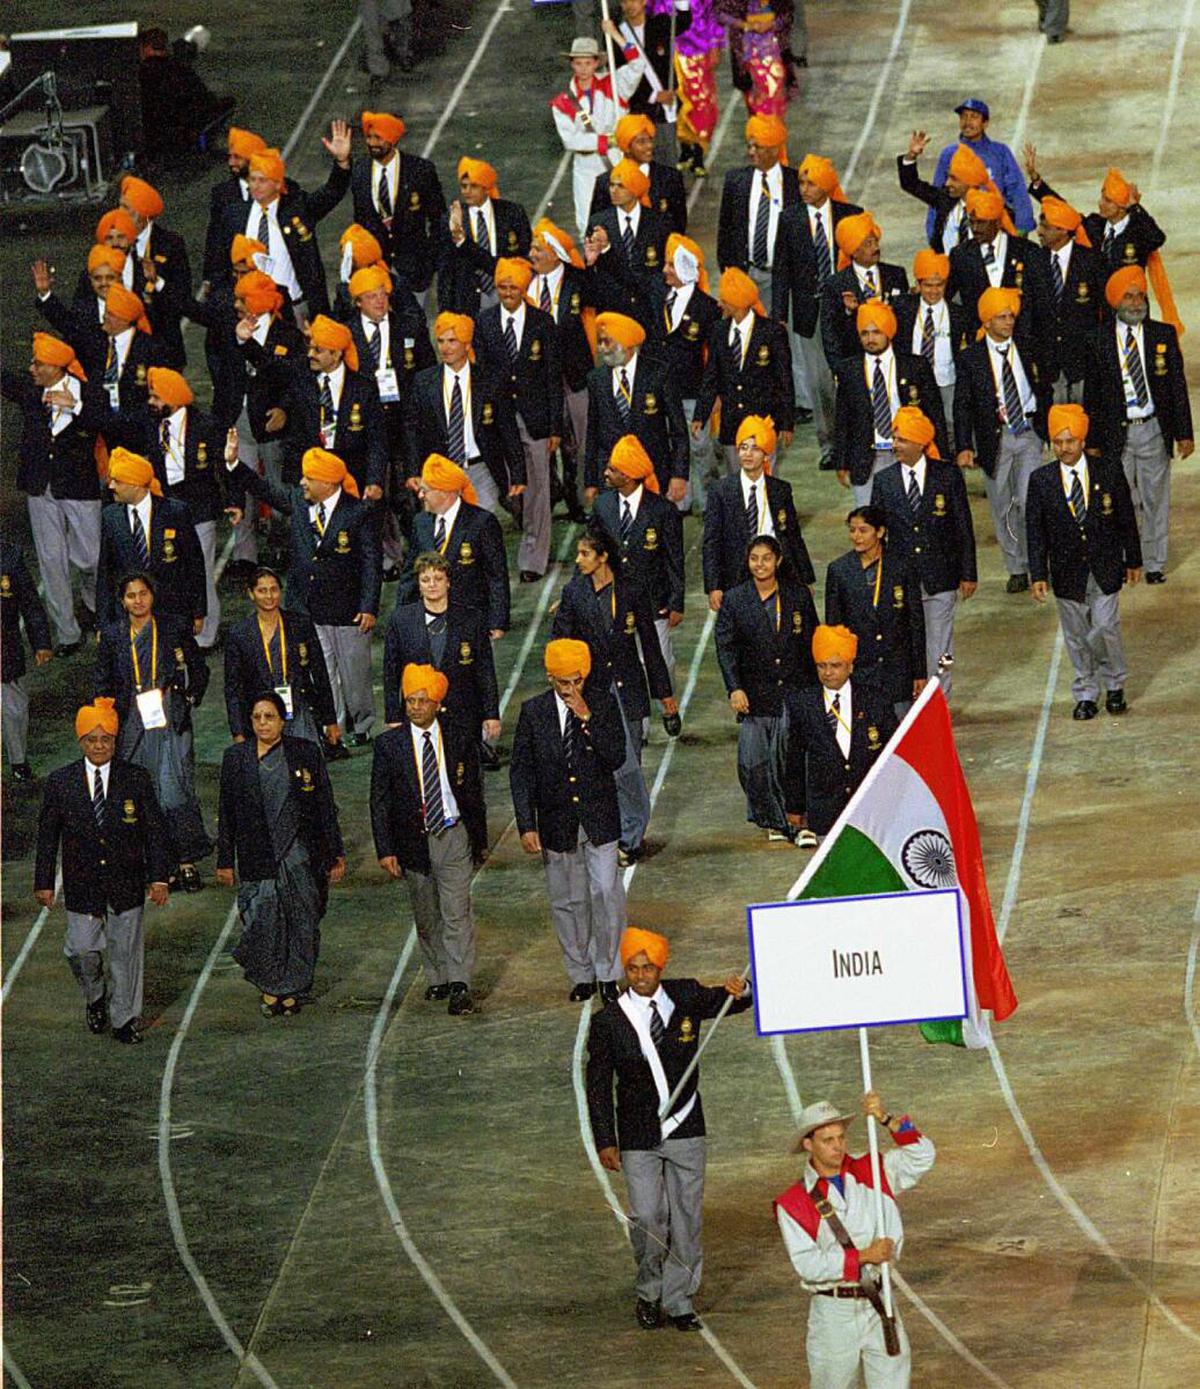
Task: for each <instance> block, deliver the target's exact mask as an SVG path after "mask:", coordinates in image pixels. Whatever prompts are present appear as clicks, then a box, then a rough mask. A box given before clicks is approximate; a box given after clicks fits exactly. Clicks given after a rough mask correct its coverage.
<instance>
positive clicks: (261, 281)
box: [233, 270, 283, 314]
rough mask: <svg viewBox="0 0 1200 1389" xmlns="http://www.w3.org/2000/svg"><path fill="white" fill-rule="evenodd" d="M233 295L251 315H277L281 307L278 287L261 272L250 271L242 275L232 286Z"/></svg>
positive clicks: (268, 276)
mask: <svg viewBox="0 0 1200 1389" xmlns="http://www.w3.org/2000/svg"><path fill="white" fill-rule="evenodd" d="M233 293H234V296H235V297H236V298H238V299H240V300H241V301H242V302H243V303H244V304H245V305H246V307H247V308H248V309H249V310H250V312H251V313H252V314H260V313H269V314H277V313H278V312H279V310H280V309H281V308H282V307H283V295H282V294H280V292H279V286H278V285H277V284H276V283H275V281H274V280H273V279H272V278H271V277H270V275H264V274H263V272H262V271H261V270H251V271H249V272H248V273H247V274H245V275H243V276H242V277H241V279H239V280H238V282H237V284H236V285H235V286H234V288H233Z"/></svg>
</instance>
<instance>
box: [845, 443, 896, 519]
mask: <svg viewBox="0 0 1200 1389" xmlns="http://www.w3.org/2000/svg"><path fill="white" fill-rule="evenodd" d="M895 461H896V455H895V454H894V453H893V452H892V450H891V449H876V450H875V461H874V462H873V463H872V464H871V476H870V477H869V478H867V480H866V482H856V483H854V484H853V487H854V505H855V506H866V505H867V504H868V503H869V502H870V500H871V491H872V488H873V487H874V485H875V474H876V473H881V472H883V470H884V469H885V468H890V467H891V466H892V464H893V463H894V462H895Z"/></svg>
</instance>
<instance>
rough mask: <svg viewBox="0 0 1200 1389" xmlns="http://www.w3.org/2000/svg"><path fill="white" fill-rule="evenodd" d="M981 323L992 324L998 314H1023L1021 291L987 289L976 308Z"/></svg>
mask: <svg viewBox="0 0 1200 1389" xmlns="http://www.w3.org/2000/svg"><path fill="white" fill-rule="evenodd" d="M976 312H977V313H978V315H979V321H980V323H990V322H991V320H992V319H993V318H995V317H996V315H997V314H998V313H1014V314H1018V313H1020V312H1021V291H1020V290H1019V289H1004V288H1003V287H1001V288H999V289H985V290H984V291H983V293H982V294H981V295H980V296H979V303H978V305H977V307H976Z"/></svg>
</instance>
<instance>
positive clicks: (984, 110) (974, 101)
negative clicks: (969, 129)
mask: <svg viewBox="0 0 1200 1389" xmlns="http://www.w3.org/2000/svg"><path fill="white" fill-rule="evenodd" d="M954 111H955V114H956V115H959V116H961V115H962V113H963V112H964V111H978V112H979V114H980V115H981V116H982V117H983V119H984V120H985V121H989V120H991V118H992V113H991V112H990V111H989V110H988V104H987V102H986V101H984V100H982V99H981V98H980V97H977V96H969V97H967V99H966V101H962V102H960V103H959V104H958V105H957V106H956V107H955V108H954Z"/></svg>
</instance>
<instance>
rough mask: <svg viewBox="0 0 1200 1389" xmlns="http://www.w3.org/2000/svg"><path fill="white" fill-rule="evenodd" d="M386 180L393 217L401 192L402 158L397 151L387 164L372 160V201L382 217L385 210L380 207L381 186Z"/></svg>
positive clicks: (392, 154) (393, 152)
mask: <svg viewBox="0 0 1200 1389" xmlns="http://www.w3.org/2000/svg"><path fill="white" fill-rule="evenodd" d="M384 179H386V180H387V187H388V193H389V194H390V195H391V200H392V216H395V214H396V198H397V197H398V196H399V192H400V157H399V155H397V153H396V151H395V150H393V151H392V153H391V156H390V158H389V159H388V162H387V163H386V164H381V163H380V162H379V161H378V160H377V159H372V160H371V201H372V202H373V203H374V204H375V210H376V211H377V212H378V213H379V215H380V217H382V216H383V209H382V208H381V207H380V206H379V185H380V183H382V182H383V180H384Z"/></svg>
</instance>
